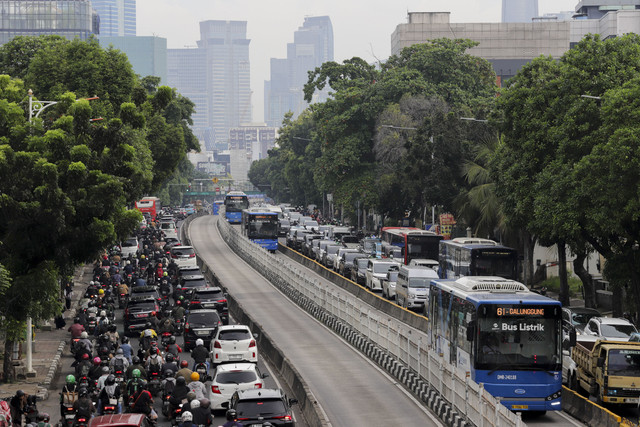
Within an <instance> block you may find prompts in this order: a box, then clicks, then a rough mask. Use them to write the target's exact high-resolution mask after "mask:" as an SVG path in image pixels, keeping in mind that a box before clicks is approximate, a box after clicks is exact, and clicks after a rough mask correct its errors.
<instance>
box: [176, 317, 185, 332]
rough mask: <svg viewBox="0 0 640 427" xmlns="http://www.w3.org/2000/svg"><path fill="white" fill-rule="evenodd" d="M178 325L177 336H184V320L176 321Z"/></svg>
mask: <svg viewBox="0 0 640 427" xmlns="http://www.w3.org/2000/svg"><path fill="white" fill-rule="evenodd" d="M175 324H176V333H175V334H176V335H182V333H183V332H184V321H183V319H178V320H176V321H175Z"/></svg>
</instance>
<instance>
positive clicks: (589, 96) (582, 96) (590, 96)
mask: <svg viewBox="0 0 640 427" xmlns="http://www.w3.org/2000/svg"><path fill="white" fill-rule="evenodd" d="M580 98H589V99H597V100H601V99H602V98H601V97H599V96H594V95H580Z"/></svg>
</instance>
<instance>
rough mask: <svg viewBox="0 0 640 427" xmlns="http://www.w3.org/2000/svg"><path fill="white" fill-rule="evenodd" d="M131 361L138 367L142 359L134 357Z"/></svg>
mask: <svg viewBox="0 0 640 427" xmlns="http://www.w3.org/2000/svg"><path fill="white" fill-rule="evenodd" d="M131 361H132V362H133V364H134V365H137V364H138V363H140V358H139V357H138V356H133V357H132V358H131Z"/></svg>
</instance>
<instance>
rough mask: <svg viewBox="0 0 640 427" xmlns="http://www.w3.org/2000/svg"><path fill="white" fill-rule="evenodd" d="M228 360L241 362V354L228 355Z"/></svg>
mask: <svg viewBox="0 0 640 427" xmlns="http://www.w3.org/2000/svg"><path fill="white" fill-rule="evenodd" d="M229 360H242V355H241V354H230V355H229Z"/></svg>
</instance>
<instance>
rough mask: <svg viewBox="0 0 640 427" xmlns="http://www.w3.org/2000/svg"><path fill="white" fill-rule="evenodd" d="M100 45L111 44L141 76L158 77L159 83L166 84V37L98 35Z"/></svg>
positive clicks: (105, 46)
mask: <svg viewBox="0 0 640 427" xmlns="http://www.w3.org/2000/svg"><path fill="white" fill-rule="evenodd" d="M99 41H100V46H102V47H103V48H105V49H106V48H108V47H109V46H113V47H114V48H115V49H118V50H120V51H122V52H124V53H125V54H126V55H127V57H128V58H129V62H130V63H131V66H132V67H133V71H134V72H135V73H136V74H139V75H140V76H142V77H145V76H156V77H160V84H161V85H166V84H167V39H165V38H162V37H155V36H144V37H140V36H137V37H134V36H119V37H103V36H100V39H99Z"/></svg>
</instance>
